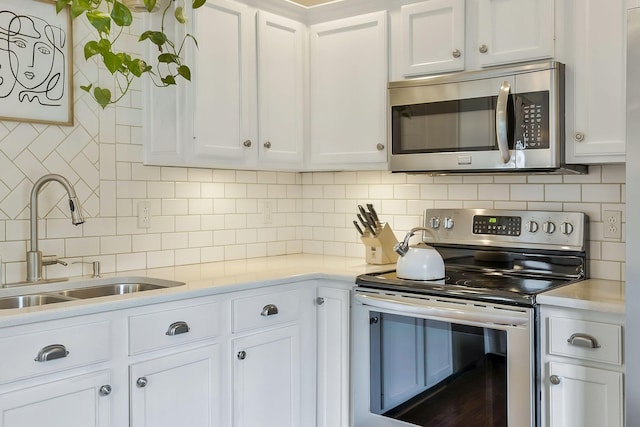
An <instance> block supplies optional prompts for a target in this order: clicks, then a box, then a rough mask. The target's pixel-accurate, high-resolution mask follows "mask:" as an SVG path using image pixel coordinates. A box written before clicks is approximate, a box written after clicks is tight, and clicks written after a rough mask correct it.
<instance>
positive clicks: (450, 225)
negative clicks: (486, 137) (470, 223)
mask: <svg viewBox="0 0 640 427" xmlns="http://www.w3.org/2000/svg"><path fill="white" fill-rule="evenodd" d="M444 228H445V229H447V230H451V229H452V228H453V218H445V219H444Z"/></svg>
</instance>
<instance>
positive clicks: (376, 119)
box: [310, 12, 388, 170]
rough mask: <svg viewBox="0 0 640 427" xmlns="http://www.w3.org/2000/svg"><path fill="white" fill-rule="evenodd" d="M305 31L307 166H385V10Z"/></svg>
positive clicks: (372, 167) (339, 167)
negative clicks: (307, 39)
mask: <svg viewBox="0 0 640 427" xmlns="http://www.w3.org/2000/svg"><path fill="white" fill-rule="evenodd" d="M310 32H311V35H310V65H311V67H310V116H311V118H310V169H333V170H336V169H385V168H386V160H387V154H386V150H387V148H386V139H387V137H386V121H387V119H386V110H387V106H386V94H387V75H388V72H387V71H388V70H387V69H388V66H387V36H386V34H387V31H386V12H376V13H371V14H367V15H361V16H356V17H352V18H347V19H341V20H338V21H332V22H326V23H322V24H317V25H313V26H311V29H310Z"/></svg>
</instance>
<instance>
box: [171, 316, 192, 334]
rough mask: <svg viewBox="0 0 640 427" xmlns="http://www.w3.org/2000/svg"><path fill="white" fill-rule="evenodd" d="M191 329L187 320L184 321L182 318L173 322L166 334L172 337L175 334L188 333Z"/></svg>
mask: <svg viewBox="0 0 640 427" xmlns="http://www.w3.org/2000/svg"><path fill="white" fill-rule="evenodd" d="M190 330H191V329H190V328H189V325H188V324H187V322H183V321H182V320H181V321H179V322H173V323H172V324H170V325H169V329H167V333H166V334H167V335H169V336H170V337H172V336H174V335H180V334H186V333H187V332H189V331H190Z"/></svg>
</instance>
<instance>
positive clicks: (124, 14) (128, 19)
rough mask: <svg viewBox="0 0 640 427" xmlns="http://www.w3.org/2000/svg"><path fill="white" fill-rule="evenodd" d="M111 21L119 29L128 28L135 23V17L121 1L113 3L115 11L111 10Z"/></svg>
mask: <svg viewBox="0 0 640 427" xmlns="http://www.w3.org/2000/svg"><path fill="white" fill-rule="evenodd" d="M111 19H113V22H114V23H115V24H116V25H117V26H119V27H128V26H130V25H131V23H132V22H133V15H131V11H130V10H129V8H128V7H127V6H125V5H123V4H122V3H120V2H119V1H114V2H113V9H111Z"/></svg>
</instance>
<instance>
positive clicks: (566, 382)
mask: <svg viewBox="0 0 640 427" xmlns="http://www.w3.org/2000/svg"><path fill="white" fill-rule="evenodd" d="M540 313H541V319H542V323H541V324H542V325H543V327H542V340H541V341H542V347H543V348H542V369H543V373H542V408H543V410H542V426H547V427H603V426H607V427H622V426H623V425H624V405H623V403H624V399H623V379H624V375H623V373H624V363H623V358H622V336H623V334H622V329H623V322H624V319H623V316H622V315H616V314H611V313H600V312H593V311H587V310H574V309H567V308H557V307H546V306H542V308H541V310H540Z"/></svg>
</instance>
